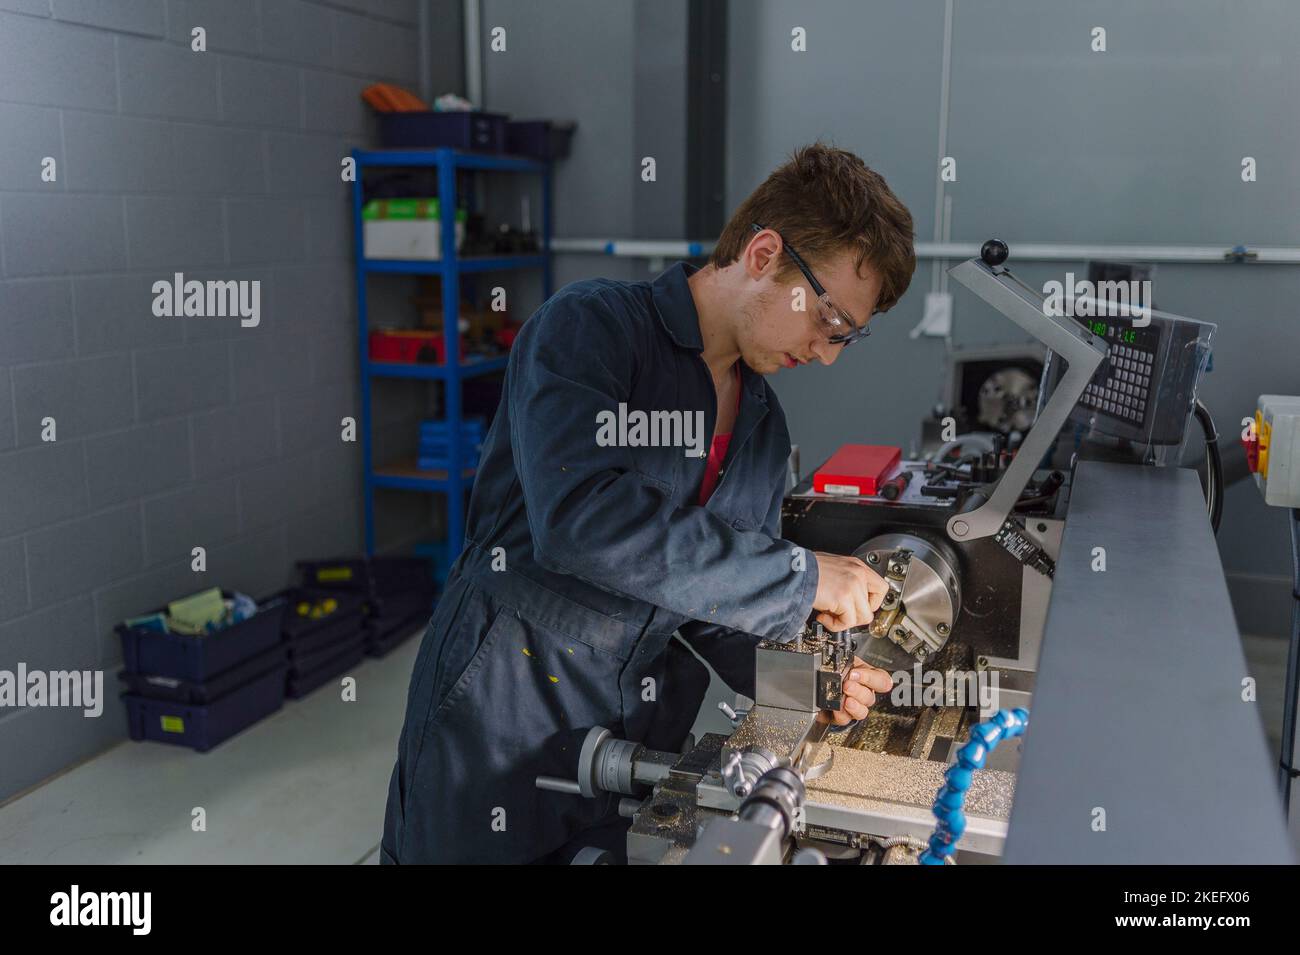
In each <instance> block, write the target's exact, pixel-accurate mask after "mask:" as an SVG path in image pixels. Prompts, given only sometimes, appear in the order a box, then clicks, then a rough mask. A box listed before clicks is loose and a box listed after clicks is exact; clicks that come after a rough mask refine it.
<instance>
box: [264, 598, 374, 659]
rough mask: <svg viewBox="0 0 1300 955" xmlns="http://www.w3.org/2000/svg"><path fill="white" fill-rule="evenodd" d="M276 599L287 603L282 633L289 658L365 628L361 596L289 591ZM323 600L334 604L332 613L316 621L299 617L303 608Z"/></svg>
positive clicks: (357, 632)
mask: <svg viewBox="0 0 1300 955" xmlns="http://www.w3.org/2000/svg"><path fill="white" fill-rule="evenodd" d="M276 596H277V597H279V598H281V599H283V600H284V603H285V611H284V618H283V624H282V632H283V634H284V642H285V643H286V644H287V645H288V649H289V656H290V657H293V656H295V655H297V654H301V653H310V652H312V651H313V650H316V649H319V648H320V647H324V646H328V645H329V644H332V643H338V642H339V641H341V640H346V639H347V638H349V637H353V636H356V635H357V634H359V633H361V631H362V628H363V627H364V626H365V600H364V598H363V597H362V596H361V595H360V594H354V593H348V592H343V591H326V590H308V589H306V588H302V587H290V588H289V589H288V590H282V591H280V593H278V594H276ZM323 600H332V601H334V603H335V604H336V607H335V609H334V611H333V612H332V613H330V614H328V615H326V616H323V617H319V618H314V619H313V618H311V617H303V616H299V614H298V608H299V607H300V606H301V605H303V604H307V605H312V604H315V603H317V602H319V601H323Z"/></svg>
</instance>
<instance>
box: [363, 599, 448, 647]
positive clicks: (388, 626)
mask: <svg viewBox="0 0 1300 955" xmlns="http://www.w3.org/2000/svg"><path fill="white" fill-rule="evenodd" d="M436 595H437V591H436V590H435V589H434V588H433V587H432V586H430V587H428V588H426V589H424V590H415V591H410V592H409V593H404V594H401V595H398V596H395V597H388V598H383V599H382V602H381V603H380V605H379V607H378V611H377V612H376V613H374V614H372V615H371V616H370V617H369V619H367V621H366V652H367V653H368V654H370V655H371V656H373V657H382V656H383V655H384V654H386V653H388V652H389V651H390V650H392V649H393V648H394V647H396V646H398V645H399V644H401V643H404V642H405V641H406V640H408V639H409V638H411V637H413V636H415V634H417V633H419V632H420V630H421V628H423V627H424V626H425V625H426V624H427V623H428V622H429V618H430V617H431V616H433V604H434V598H435V596H436Z"/></svg>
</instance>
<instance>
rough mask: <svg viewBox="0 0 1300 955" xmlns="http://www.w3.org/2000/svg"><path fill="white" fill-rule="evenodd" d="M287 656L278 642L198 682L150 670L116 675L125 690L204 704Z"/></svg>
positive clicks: (274, 667) (218, 697)
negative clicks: (154, 672) (149, 671)
mask: <svg viewBox="0 0 1300 955" xmlns="http://www.w3.org/2000/svg"><path fill="white" fill-rule="evenodd" d="M286 659H287V658H286V655H285V648H284V645H283V644H277V645H276V646H274V647H272V648H271V649H270V650H267V651H266V652H265V653H259V654H258V655H257V656H255V657H253V658H252V659H250V660H246V661H245V662H243V663H241V664H239V665H238V666H233V667H231V668H230V669H229V670H223V671H222V672H221V673H218V674H217V675H216V676H214V677H211V678H210V679H207V680H205V681H203V682H201V683H195V682H192V681H189V680H178V679H176V678H175V677H169V676H159V675H157V674H152V673H133V672H131V671H130V670H121V671H120V672H119V673H118V674H117V678H118V679H119V680H121V681H122V682H124V683H125V684H126V686H127V691H128V692H130V693H133V694H135V695H136V696H147V697H150V698H151V699H155V700H171V701H174V702H179V703H200V704H205V703H212V702H215V701H216V700H218V699H220V698H221V697H223V696H225V695H226V694H227V693H232V692H234V691H235V690H237V689H239V688H240V687H241V686H244V685H245V684H247V683H251V682H252V681H253V680H256V679H258V678H259V677H262V676H265V675H266V674H267V673H269V672H270V671H271V670H274V669H276V668H277V667H280V668H283V667H284V666H285V662H286Z"/></svg>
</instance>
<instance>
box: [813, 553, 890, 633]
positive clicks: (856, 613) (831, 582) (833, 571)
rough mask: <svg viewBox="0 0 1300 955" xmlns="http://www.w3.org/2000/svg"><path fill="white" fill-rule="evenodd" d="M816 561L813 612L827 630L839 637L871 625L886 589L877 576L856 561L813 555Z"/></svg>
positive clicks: (881, 579)
mask: <svg viewBox="0 0 1300 955" xmlns="http://www.w3.org/2000/svg"><path fill="white" fill-rule="evenodd" d="M813 556H814V557H815V558H817V593H816V595H815V596H814V597H813V609H814V610H820V611H821V613H819V614H817V619H818V620H819V621H820V622H821V623H822V625H823V626H824V627H826V629H827V630H833V631H835V632H836V633H839V632H840V631H841V630H848V629H850V628H852V627H865V626H866V625H867V624H869V623H871V620H872V618H873V617H874V616H875V613H876V611H877V610H879V609H880V604H881V602H882V601H883V600H884V599H885V594H887V593H889V585H888V584H887V583H885V579H884V578H883V577H881V576H880V575H879V574H878V573H876V572H875V571H874V570H872V569H871V568H870V567H868V566H867V565H866V564H864V563H863V562H862V561H860V560H858V559H857V558H856V557H841V556H840V555H839V554H823V553H821V552H820V551H818V552H816V553H814V554H813Z"/></svg>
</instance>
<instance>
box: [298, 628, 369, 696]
mask: <svg viewBox="0 0 1300 955" xmlns="http://www.w3.org/2000/svg"><path fill="white" fill-rule="evenodd" d="M365 656H366V648H365V645H364V644H363V643H362V642H361V641H356V642H351V643H349V644H348V645H347V647H346V648H345V649H343V650H341V651H340V652H339V653H337V654H335V655H333V656H331V657H329V658H328V659H326V660H324V661H323V662H322V663H321V664H320V665H319V666H317V667H316V668H315V669H313V670H306V671H290V673H289V679H288V683H287V692H288V695H289V696H290V697H292V698H293V699H295V700H296V699H299V698H301V697H304V696H306V695H307V694H308V693H310V692H312V691H313V690H318V689H320V688H321V687H322V686H324V685H325V684H326V683H328V682H329V681H330V680H331V679H333V678H334V677H336V676H341V675H342V674H344V673H346V672H347V671H348V670H349V669H351V668H352V667H354V666H356V665H357V664H358V663H360V662H361V661H362V660H363V659H365Z"/></svg>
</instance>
